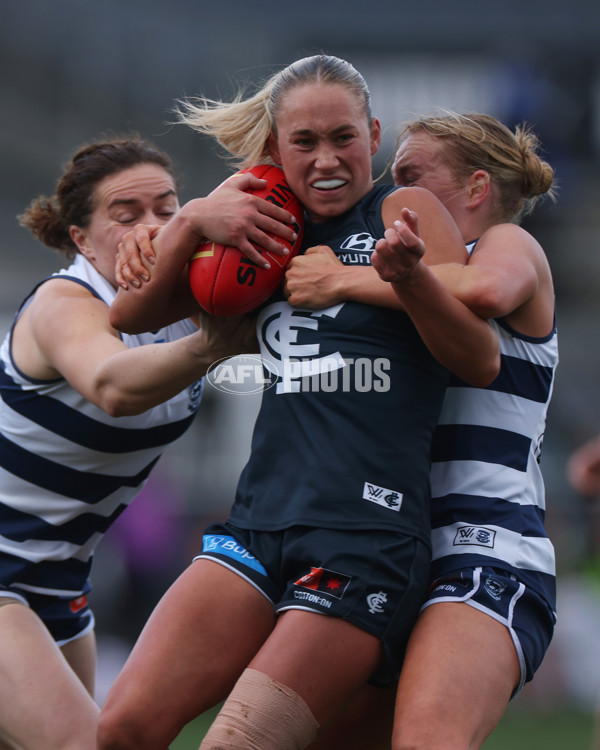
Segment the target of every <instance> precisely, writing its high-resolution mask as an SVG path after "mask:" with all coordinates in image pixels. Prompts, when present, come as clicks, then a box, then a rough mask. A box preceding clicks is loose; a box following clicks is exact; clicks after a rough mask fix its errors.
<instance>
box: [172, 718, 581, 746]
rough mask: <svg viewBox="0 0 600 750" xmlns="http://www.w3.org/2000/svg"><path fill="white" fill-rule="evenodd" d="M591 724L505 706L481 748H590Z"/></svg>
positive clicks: (191, 738) (199, 727)
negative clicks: (494, 728)
mask: <svg viewBox="0 0 600 750" xmlns="http://www.w3.org/2000/svg"><path fill="white" fill-rule="evenodd" d="M213 715H214V714H212V713H209V714H205V715H204V716H201V717H200V718H199V719H197V720H196V721H194V722H192V723H191V724H188V726H187V727H185V729H184V730H183V732H182V733H181V734H180V735H179V737H178V738H177V740H176V741H175V742H173V743H172V744H171V750H197V748H198V745H199V744H200V742H201V741H202V738H203V737H204V733H205V731H206V729H207V727H208V726H209V725H210V722H211V721H212V717H213ZM592 728H593V720H592V717H591V716H589V715H587V714H581V713H576V712H571V711H552V712H544V713H540V712H533V711H523V710H513V711H510V710H509V711H508V712H507V713H506V715H505V716H504V718H503V719H502V721H501V722H500V724H499V726H498V727H497V728H496V730H495V732H494V733H493V734H492V736H491V737H490V738H489V739H488V740H487V741H486V742H484V744H483V750H592ZM335 750H337V748H335ZM365 750H372V748H368V747H366V748H365Z"/></svg>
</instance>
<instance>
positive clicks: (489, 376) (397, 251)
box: [371, 209, 500, 387]
mask: <svg viewBox="0 0 600 750" xmlns="http://www.w3.org/2000/svg"><path fill="white" fill-rule="evenodd" d="M402 219H403V221H396V222H395V224H394V226H393V227H391V228H389V229H387V230H386V232H385V237H384V238H383V239H381V240H379V241H378V242H377V244H376V246H375V252H374V253H373V256H372V260H371V262H372V264H373V267H374V268H375V270H376V271H377V273H378V274H379V276H380V277H381V279H383V280H384V281H387V282H389V283H390V285H391V287H392V289H393V292H394V294H395V295H396V296H397V297H398V299H399V300H400V302H401V304H402V308H403V309H404V310H405V311H406V312H407V313H408V315H410V317H411V320H412V321H413V323H414V324H415V327H416V328H417V330H418V331H419V333H420V335H421V338H422V339H423V341H424V342H425V344H426V345H427V347H428V348H429V350H430V351H431V352H432V354H433V355H434V356H435V357H436V358H437V359H438V360H439V361H440V362H441V363H442V364H443V365H445V366H446V367H447V368H448V369H449V370H450V371H451V372H453V373H455V374H456V375H458V376H459V377H461V378H462V379H463V380H465V381H467V382H469V383H471V384H472V385H477V386H481V387H484V386H486V385H489V384H490V383H491V382H492V380H494V378H495V377H496V376H497V374H498V372H499V369H500V349H499V344H498V339H497V337H496V335H495V333H494V331H493V330H492V328H491V326H490V325H489V324H488V323H487V321H485V320H483V319H482V318H480V317H479V316H477V315H475V314H474V313H473V312H471V311H470V310H469V309H468V308H467V307H466V306H465V305H464V304H463V303H462V302H460V301H459V300H457V299H456V298H455V297H454V296H453V295H452V294H450V292H449V291H448V290H447V289H446V287H445V286H444V285H443V284H442V283H441V282H440V281H439V280H438V279H437V278H436V277H435V275H434V274H433V273H432V271H431V269H430V268H429V267H428V266H427V265H426V264H425V262H424V260H423V259H424V255H425V243H424V242H423V240H422V239H421V238H420V237H419V231H418V223H417V215H416V214H415V213H414V212H412V211H409V210H408V209H403V210H402Z"/></svg>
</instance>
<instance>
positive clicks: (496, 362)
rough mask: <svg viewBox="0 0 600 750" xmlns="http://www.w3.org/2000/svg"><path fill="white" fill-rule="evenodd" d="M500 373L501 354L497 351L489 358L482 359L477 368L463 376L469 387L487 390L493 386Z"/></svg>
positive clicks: (471, 369)
mask: <svg viewBox="0 0 600 750" xmlns="http://www.w3.org/2000/svg"><path fill="white" fill-rule="evenodd" d="M499 373H500V352H499V350H497V349H496V350H495V351H493V352H491V353H490V355H489V356H488V357H485V358H482V360H481V361H480V362H478V363H477V365H476V366H475V367H472V368H470V369H469V371H468V372H467V373H466V374H465V375H464V376H463V380H465V381H466V382H467V383H468V384H469V385H472V386H475V387H476V388H487V387H488V386H489V385H491V384H492V383H493V382H494V380H496V378H497V377H498V375H499Z"/></svg>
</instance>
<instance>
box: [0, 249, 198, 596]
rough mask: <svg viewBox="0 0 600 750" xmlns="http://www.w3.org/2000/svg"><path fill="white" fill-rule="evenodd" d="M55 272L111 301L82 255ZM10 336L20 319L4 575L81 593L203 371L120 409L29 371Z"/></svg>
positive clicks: (173, 334) (163, 335)
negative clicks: (149, 401) (181, 387)
mask: <svg viewBox="0 0 600 750" xmlns="http://www.w3.org/2000/svg"><path fill="white" fill-rule="evenodd" d="M52 278H61V279H69V280H71V281H73V282H74V283H77V284H81V285H82V286H84V287H85V288H87V289H89V290H90V292H92V293H93V294H94V295H95V296H96V297H98V298H99V299H101V300H103V301H104V302H106V304H107V305H110V303H111V302H112V300H113V299H114V297H115V294H116V292H115V290H114V289H113V288H112V287H111V286H110V284H108V282H107V281H106V280H105V279H104V278H103V277H102V276H101V275H100V274H99V273H98V272H97V271H96V270H95V268H94V267H93V266H92V265H91V264H90V263H89V262H88V261H87V260H86V259H85V258H83V257H82V256H77V258H76V260H75V262H74V263H73V265H72V266H70V267H69V268H67V269H63V270H62V271H60V272H58V273H57V274H54V275H53V276H52V277H50V278H49V279H45V280H44V281H42V282H41V283H52V281H51V279H52ZM38 287H39V284H38ZM36 288H37V287H36ZM34 291H35V289H34V290H33V291H32V292H31V294H30V295H29V297H28V298H27V299H26V300H25V302H24V303H23V305H22V306H21V308H20V310H19V311H18V313H17V317H16V318H15V320H16V319H17V318H18V316H19V315H20V314H21V312H22V311H23V310H24V309H25V307H26V305H27V304H28V303H29V302H30V301H31V297H32V295H33V292H34ZM60 324H61V321H60V320H57V321H56V325H60ZM13 327H14V323H13ZM194 330H196V329H195V328H194V326H193V324H192V323H191V322H189V321H182V322H181V323H177V324H175V325H172V326H169V327H167V328H163V329H162V330H160V331H158V332H157V333H156V334H152V333H145V334H141V335H136V336H129V335H126V334H123V335H122V338H123V341H124V342H125V343H126V345H127V346H128V347H136V346H141V345H143V344H149V343H155V342H160V341H172V340H175V339H178V338H181V337H182V336H184V335H186V334H189V333H192V332H193V331H194ZM11 337H12V329H11V331H10V332H9V333H8V335H7V336H6V339H5V340H4V343H3V345H2V348H1V350H0V395H1V399H0V583H3V584H4V585H6V586H13V587H15V588H21V589H25V590H28V591H33V592H36V593H41V594H56V595H59V596H68V597H74V596H78V595H81V594H83V593H86V592H87V591H89V589H90V586H89V582H88V574H89V571H90V566H91V562H92V555H93V551H94V548H95V547H96V545H97V544H98V542H99V541H100V539H101V537H102V535H103V534H104V532H105V531H106V530H107V529H108V527H109V526H110V525H111V524H112V522H113V521H114V520H115V519H116V518H117V516H118V515H119V514H120V513H121V512H122V511H123V510H124V509H125V507H126V506H127V504H128V503H130V502H131V501H132V500H133V498H134V497H135V496H136V495H137V494H138V492H139V491H140V489H141V488H142V486H143V484H144V482H145V480H146V478H147V477H148V474H149V473H150V470H151V469H152V467H153V466H154V465H155V463H156V462H157V460H158V458H159V457H160V455H161V453H162V452H163V450H164V448H165V447H166V446H167V445H168V444H169V443H171V442H172V441H173V440H175V439H176V438H178V437H179V436H180V435H182V434H183V432H184V431H185V430H186V429H187V428H188V427H189V425H190V424H191V422H192V420H193V417H194V415H195V413H196V411H197V409H198V406H199V402H200V395H201V381H198V382H197V383H196V384H194V385H193V386H190V387H189V388H188V389H187V390H186V391H183V392H181V393H180V394H178V395H177V396H175V397H174V398H172V399H170V400H169V401H167V402H165V403H164V404H160V405H159V406H156V407H154V408H152V409H149V410H148V411H146V412H144V413H143V414H140V415H137V416H127V417H119V418H114V417H110V416H109V415H108V414H106V413H105V412H104V411H102V410H101V409H100V408H98V407H96V406H94V404H92V403H90V402H89V401H87V400H86V399H85V398H83V396H81V395H80V394H79V393H78V392H77V391H76V390H74V389H73V388H72V387H71V386H70V385H69V383H67V381H66V380H64V379H63V378H59V379H55V380H44V381H40V380H34V379H32V378H29V377H27V376H26V375H25V374H24V373H22V372H21V371H20V370H19V368H18V367H17V366H16V364H15V363H14V361H13V359H12V355H11Z"/></svg>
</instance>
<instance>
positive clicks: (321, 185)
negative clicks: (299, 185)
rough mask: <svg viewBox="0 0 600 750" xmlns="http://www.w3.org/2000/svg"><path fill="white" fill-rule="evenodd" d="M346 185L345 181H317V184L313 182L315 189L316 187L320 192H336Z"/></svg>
mask: <svg viewBox="0 0 600 750" xmlns="http://www.w3.org/2000/svg"><path fill="white" fill-rule="evenodd" d="M345 184H346V181H345V180H317V181H316V182H313V187H316V188H318V189H319V190H334V189H335V188H338V187H341V186H342V185H345Z"/></svg>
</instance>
